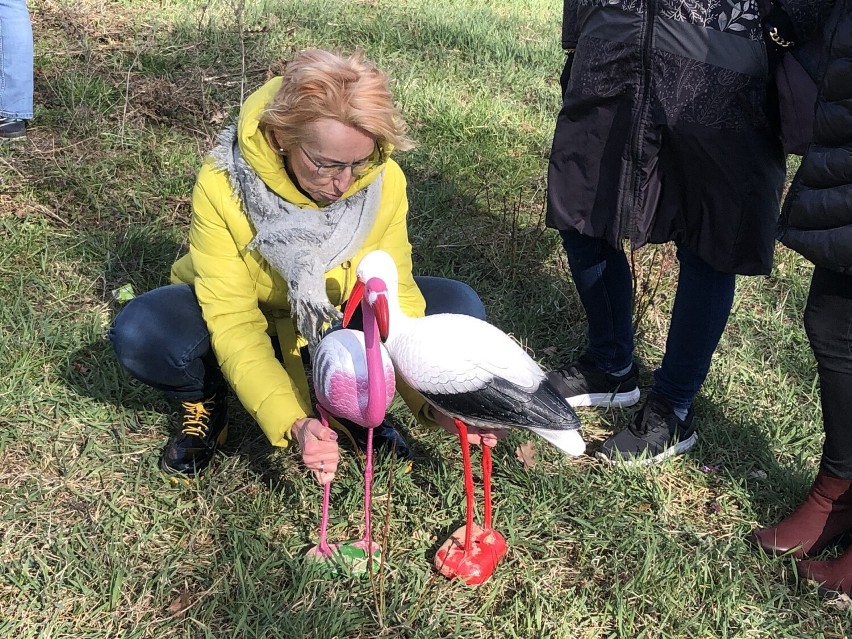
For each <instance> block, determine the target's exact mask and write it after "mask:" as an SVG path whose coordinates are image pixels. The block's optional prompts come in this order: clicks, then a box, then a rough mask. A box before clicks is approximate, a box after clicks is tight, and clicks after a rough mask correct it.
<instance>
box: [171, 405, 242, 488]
mask: <svg viewBox="0 0 852 639" xmlns="http://www.w3.org/2000/svg"><path fill="white" fill-rule="evenodd" d="M227 400H228V395H227V393H224V392H221V393H217V394H216V395H214V396H213V397H210V398H209V399H205V400H203V401H200V402H183V403H181V409H182V413H183V414H182V424H181V431H180V432H179V433H177V434H175V435H172V437H171V438H169V441H168V443H167V444H166V447H165V448H164V449H163V453H162V455H160V469H162V471H163V472H166V473H169V474H171V475H173V474H181V475H187V476H190V477H191V476H192V475H195V474H196V473H200V472H201V471H203V470H204V469H205V468H207V467H208V466H209V465H210V462H211V461H212V460H213V457H214V455H215V454H216V449H217V448H218V447H219V445H220V444H224V443H225V440H226V439H228V401H227Z"/></svg>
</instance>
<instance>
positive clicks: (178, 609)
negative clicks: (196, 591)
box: [169, 586, 189, 619]
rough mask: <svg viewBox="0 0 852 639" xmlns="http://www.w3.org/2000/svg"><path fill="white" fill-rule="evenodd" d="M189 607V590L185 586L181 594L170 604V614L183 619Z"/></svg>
mask: <svg viewBox="0 0 852 639" xmlns="http://www.w3.org/2000/svg"><path fill="white" fill-rule="evenodd" d="M187 608H189V591H188V590H187V589H186V586H184V587H183V590H181V592H180V594H179V595H178V596H177V597H175V600H174V601H172V603H170V604H169V614H170V615H172V616H173V617H176V618H178V619H183V617H184V615H185V614H186V610H187Z"/></svg>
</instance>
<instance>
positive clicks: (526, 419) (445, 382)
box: [358, 251, 585, 455]
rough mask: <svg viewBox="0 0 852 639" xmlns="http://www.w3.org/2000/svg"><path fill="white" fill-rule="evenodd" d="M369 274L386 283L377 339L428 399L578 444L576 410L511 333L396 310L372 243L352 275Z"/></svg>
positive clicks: (394, 279) (457, 412)
mask: <svg viewBox="0 0 852 639" xmlns="http://www.w3.org/2000/svg"><path fill="white" fill-rule="evenodd" d="M372 277H379V278H381V279H382V280H384V281H385V283H386V284H387V289H388V311H389V316H390V317H389V327H388V329H389V330H388V337H387V339H386V341H385V346H386V347H387V350H388V352H389V353H390V357H391V359H392V360H393V364H394V367H395V368H396V372H397V374H399V375H400V376H401V377H402V378H403V379H404V380H405V381H406V382H407V383H408V384H409V385H410V386H411V387H412V388H414V389H415V390H417V391H419V392H420V393H422V394H423V395H424V396H425V397H426V399H427V400H428V401H429V402H430V403H431V404H432V405H433V406H435V407H436V408H437V409H439V410H440V411H442V412H444V413H445V414H447V415H449V416H451V417H456V418H458V419H460V420H461V421H463V422H464V423H465V424H469V425H472V426H476V427H478V428H490V429H503V428H524V429H527V430H531V431H533V432H535V433H537V434H538V435H540V436H541V437H543V438H544V439H546V440H548V441H549V442H551V443H552V444H554V445H555V446H557V447H558V448H560V449H561V450H563V451H565V452H566V453H568V454H570V455H580V454H582V453H583V452H584V450H585V443H584V442H583V439H582V437H581V436H580V434H579V428H580V423H579V420H578V419H577V416H576V415H575V414H574V412H573V410H572V409H571V407H570V406H569V405H568V404H567V403H566V402H565V400H564V399H563V398H562V397H560V396H559V394H558V393H557V392H556V391H555V389H553V387H552V386H551V385H550V384H549V382H548V381H547V378H546V375H545V374H544V371H542V370H541V368H540V367H539V366H538V364H537V363H536V362H535V360H533V359H532V358H531V357H530V356H529V355H528V354H527V353H526V352H525V351H524V349H523V348H522V347H521V346H520V345H519V344H518V343H517V342H515V341H514V340H513V339H512V338H511V337H509V336H508V335H506V334H505V333H504V332H503V331H501V330H500V329H498V328H496V327H495V326H493V325H491V324H489V323H487V322H484V321H482V320H479V319H477V318H474V317H470V316H467V315H458V314H453V313H447V314H440V315H429V316H426V317H421V318H410V317H407V316H406V315H404V314H403V313H402V311H401V310H400V308H399V302H398V300H397V290H398V276H397V273H396V267H395V264H394V262H393V260H392V258H391V257H390V256H389V255H388V254H387V253H384V252H382V251H373V252H372V253H369V254H368V255H366V256H365V257H364V258H363V259H362V260H361V262H360V264H359V265H358V278H359V280H361V281H367V280H369V279H370V278H372Z"/></svg>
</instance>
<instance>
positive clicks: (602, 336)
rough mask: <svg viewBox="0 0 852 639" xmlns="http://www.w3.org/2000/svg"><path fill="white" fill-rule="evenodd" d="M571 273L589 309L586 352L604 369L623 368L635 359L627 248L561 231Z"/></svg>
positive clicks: (581, 297) (582, 299)
mask: <svg viewBox="0 0 852 639" xmlns="http://www.w3.org/2000/svg"><path fill="white" fill-rule="evenodd" d="M559 234H560V235H561V236H562V246H564V247H565V253H566V254H567V255H568V265H569V266H570V267H571V276H572V277H573V278H574V285H575V286H576V287H577V293H578V294H579V296H580V302H581V303H582V304H583V308H584V309H585V311H586V320H587V323H588V328H587V331H588V338H589V346H588V350H587V351H586V354H587V355H588V356H589V357H590V358H591V359H592V361H594V362H595V364H597V366H598V368H600V369H601V370H603V371H605V372H607V373H612V372H616V371H621V370H624V369H625V368H627V367H628V366H630V365H631V364H632V362H633V344H634V342H633V282H632V280H631V277H630V266H629V265H628V263H627V257H626V256H625V255H624V251H623V250H621V249H617V248H615V247H613V246H611V245H610V244H608V243H607V241H606V240H602V239H598V238H593V237H588V236H586V235H582V234H580V233H578V232H577V231H560V232H559Z"/></svg>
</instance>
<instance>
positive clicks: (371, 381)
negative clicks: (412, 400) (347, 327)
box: [361, 300, 387, 428]
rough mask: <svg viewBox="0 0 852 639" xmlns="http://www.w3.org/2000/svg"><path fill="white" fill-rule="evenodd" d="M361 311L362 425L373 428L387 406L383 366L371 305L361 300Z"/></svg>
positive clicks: (374, 316)
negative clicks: (364, 384)
mask: <svg viewBox="0 0 852 639" xmlns="http://www.w3.org/2000/svg"><path fill="white" fill-rule="evenodd" d="M361 312H362V313H363V319H364V347H365V350H366V357H367V389H368V392H367V413H366V415H365V419H364V422H365V423H364V426H366V427H367V428H374V427H375V426H378V425H379V424H381V423H382V420H383V419H384V418H385V409H386V408H387V388H386V386H385V367H384V364H383V362H382V351H381V345H380V342H379V326H378V323H377V322H376V315H375V313H374V312H373V309H372V307H371V306H370V305H369V304H368V303H367V302H366V300H363V301H362V302H361Z"/></svg>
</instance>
